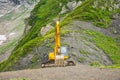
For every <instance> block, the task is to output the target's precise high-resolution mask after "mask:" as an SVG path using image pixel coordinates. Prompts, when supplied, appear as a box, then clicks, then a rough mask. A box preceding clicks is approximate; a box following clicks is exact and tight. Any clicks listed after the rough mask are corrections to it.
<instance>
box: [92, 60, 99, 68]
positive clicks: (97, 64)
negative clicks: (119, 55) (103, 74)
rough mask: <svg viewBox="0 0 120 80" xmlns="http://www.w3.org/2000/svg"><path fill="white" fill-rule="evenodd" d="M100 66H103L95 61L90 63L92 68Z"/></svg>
mask: <svg viewBox="0 0 120 80" xmlns="http://www.w3.org/2000/svg"><path fill="white" fill-rule="evenodd" d="M100 65H101V64H100V62H97V61H93V62H91V63H90V66H95V67H97V66H100Z"/></svg>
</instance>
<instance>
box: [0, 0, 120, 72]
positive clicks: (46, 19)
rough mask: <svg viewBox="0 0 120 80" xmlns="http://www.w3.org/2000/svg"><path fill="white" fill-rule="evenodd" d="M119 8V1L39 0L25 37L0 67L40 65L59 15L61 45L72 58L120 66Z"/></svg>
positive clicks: (91, 63) (52, 39)
mask: <svg viewBox="0 0 120 80" xmlns="http://www.w3.org/2000/svg"><path fill="white" fill-rule="evenodd" d="M53 3H54V4H53ZM51 4H52V5H51ZM48 6H49V7H48ZM119 7H120V3H119V0H118V1H114V0H106V1H104V0H72V1H71V0H66V1H63V0H58V1H56V0H52V1H50V0H46V1H45V0H40V2H39V3H38V4H37V5H36V6H35V8H34V9H33V10H32V12H31V15H30V17H29V18H27V19H26V28H25V33H24V35H25V36H24V37H23V38H22V40H21V41H20V42H19V44H17V46H16V47H15V49H14V50H13V52H12V54H11V56H10V57H9V58H8V60H6V61H4V62H2V63H1V64H0V65H1V66H0V70H1V71H6V70H18V69H25V68H36V67H40V63H41V62H44V61H46V60H47V57H48V56H47V54H48V53H49V52H51V51H53V47H54V26H55V21H56V20H58V16H60V19H61V45H62V46H66V47H67V48H68V53H69V55H70V56H71V58H73V59H74V60H76V61H77V62H78V63H83V64H87V65H92V66H100V65H113V64H115V65H119V64H120V54H119V52H120V44H119V43H120V36H119V27H118V26H119V25H120V24H119V20H120V19H119V14H120V10H119ZM16 56H17V57H16Z"/></svg>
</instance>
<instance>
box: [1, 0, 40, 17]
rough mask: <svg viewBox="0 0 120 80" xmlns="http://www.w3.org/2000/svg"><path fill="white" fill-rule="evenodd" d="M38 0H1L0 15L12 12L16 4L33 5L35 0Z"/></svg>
mask: <svg viewBox="0 0 120 80" xmlns="http://www.w3.org/2000/svg"><path fill="white" fill-rule="evenodd" d="M37 1H38V0H34V1H32V0H0V16H2V15H4V14H6V13H8V12H10V11H11V10H13V9H14V8H16V6H18V5H22V4H25V5H32V4H34V2H37Z"/></svg>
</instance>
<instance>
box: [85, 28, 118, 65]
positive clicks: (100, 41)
mask: <svg viewBox="0 0 120 80" xmlns="http://www.w3.org/2000/svg"><path fill="white" fill-rule="evenodd" d="M84 33H86V34H89V35H90V36H91V37H93V41H94V42H95V44H96V46H98V47H99V48H101V49H102V50H103V51H104V52H105V53H106V54H107V55H108V56H109V57H110V58H111V59H112V60H113V62H114V63H115V64H120V49H119V47H118V46H117V43H116V41H115V39H113V38H112V37H109V36H105V35H104V34H102V33H99V32H95V31H91V30H85V31H84Z"/></svg>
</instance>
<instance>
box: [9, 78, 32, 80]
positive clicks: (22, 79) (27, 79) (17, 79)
mask: <svg viewBox="0 0 120 80" xmlns="http://www.w3.org/2000/svg"><path fill="white" fill-rule="evenodd" d="M9 80H31V79H29V78H13V79H9Z"/></svg>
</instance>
